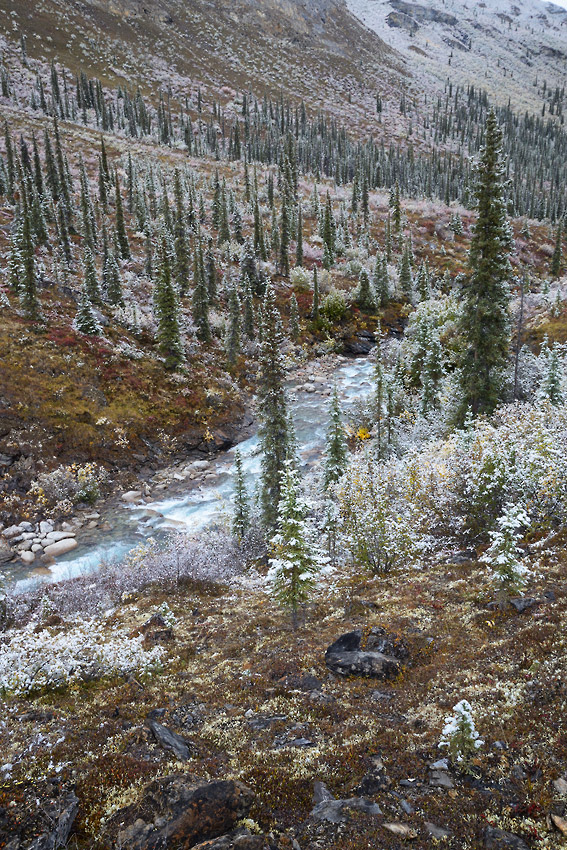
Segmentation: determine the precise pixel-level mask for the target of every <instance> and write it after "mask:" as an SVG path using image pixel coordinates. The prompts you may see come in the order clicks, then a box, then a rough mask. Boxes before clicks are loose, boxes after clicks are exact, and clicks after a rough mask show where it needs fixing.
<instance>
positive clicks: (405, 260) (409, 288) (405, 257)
mask: <svg viewBox="0 0 567 850" xmlns="http://www.w3.org/2000/svg"><path fill="white" fill-rule="evenodd" d="M400 294H401V296H402V298H405V299H406V300H407V301H409V302H410V303H411V301H412V299H413V275H412V272H411V256H410V251H409V246H407V245H406V247H405V248H404V252H403V254H402V262H401V265H400Z"/></svg>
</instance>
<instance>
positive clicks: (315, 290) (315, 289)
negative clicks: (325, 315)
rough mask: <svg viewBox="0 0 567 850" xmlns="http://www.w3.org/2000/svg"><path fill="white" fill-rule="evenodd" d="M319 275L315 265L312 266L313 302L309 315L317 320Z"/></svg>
mask: <svg viewBox="0 0 567 850" xmlns="http://www.w3.org/2000/svg"><path fill="white" fill-rule="evenodd" d="M319 308H320V304H319V277H318V275H317V266H314V268H313V304H312V307H311V315H312V316H313V321H315V322H317V321H319Z"/></svg>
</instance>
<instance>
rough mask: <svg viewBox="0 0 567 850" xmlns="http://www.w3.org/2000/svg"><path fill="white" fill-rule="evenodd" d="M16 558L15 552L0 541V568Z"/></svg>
mask: <svg viewBox="0 0 567 850" xmlns="http://www.w3.org/2000/svg"><path fill="white" fill-rule="evenodd" d="M13 557H14V551H13V549H12V548H11V546H8V544H7V543H5V542H4V541H3V540H0V566H2V564H7V563H8V562H9V561H11V560H12V558H13Z"/></svg>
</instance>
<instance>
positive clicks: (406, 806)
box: [400, 800, 415, 815]
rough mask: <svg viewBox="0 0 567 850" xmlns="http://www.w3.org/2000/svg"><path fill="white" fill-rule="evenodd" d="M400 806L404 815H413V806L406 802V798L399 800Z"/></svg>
mask: <svg viewBox="0 0 567 850" xmlns="http://www.w3.org/2000/svg"><path fill="white" fill-rule="evenodd" d="M400 806H401V807H402V809H403V810H404V812H405V813H406V815H413V813H414V812H415V809H414V807H413V806H412V804H411V803H410V802H408V800H400Z"/></svg>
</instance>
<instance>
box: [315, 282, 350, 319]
mask: <svg viewBox="0 0 567 850" xmlns="http://www.w3.org/2000/svg"><path fill="white" fill-rule="evenodd" d="M346 312H347V304H346V300H345V297H344V295H343V293H342V292H340V290H338V289H331V291H330V292H329V294H328V295H326V296H325V298H324V299H323V303H322V305H321V313H323V315H324V316H325V317H326V318H327V319H329V321H330V322H340V321H341V319H344V317H345V315H346Z"/></svg>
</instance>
